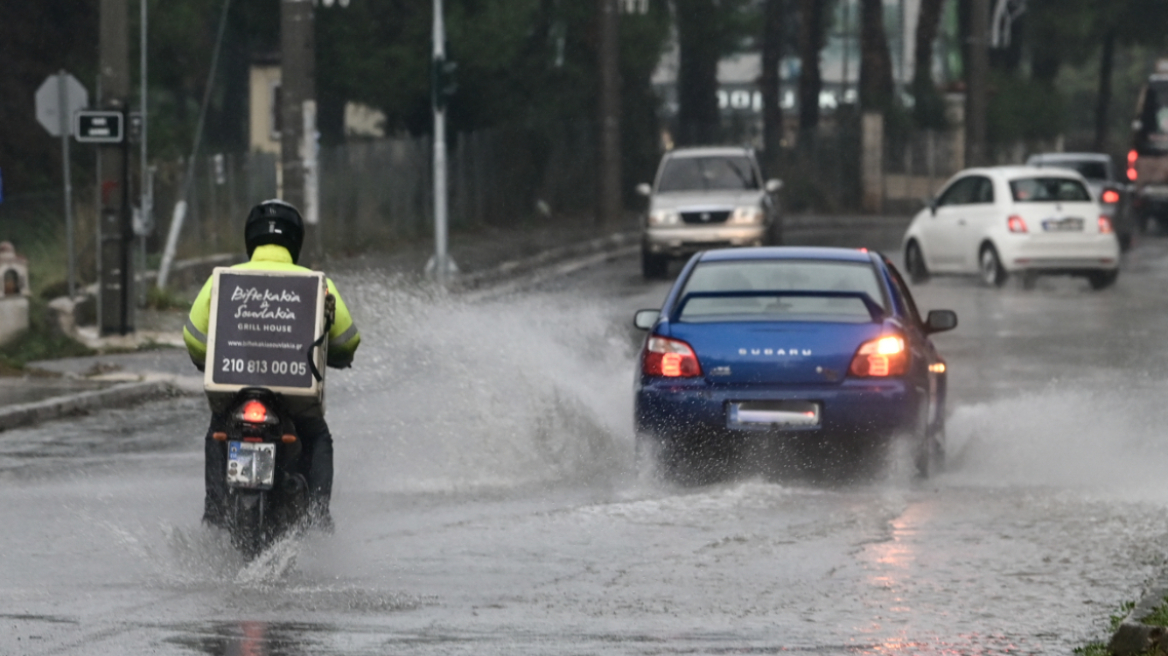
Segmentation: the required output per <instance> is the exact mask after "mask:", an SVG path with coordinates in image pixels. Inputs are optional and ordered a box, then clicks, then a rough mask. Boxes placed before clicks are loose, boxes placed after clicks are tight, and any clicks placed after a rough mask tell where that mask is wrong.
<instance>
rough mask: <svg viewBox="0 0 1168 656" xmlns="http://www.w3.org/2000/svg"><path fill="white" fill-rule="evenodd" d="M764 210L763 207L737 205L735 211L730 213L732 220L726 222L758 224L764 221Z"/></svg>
mask: <svg viewBox="0 0 1168 656" xmlns="http://www.w3.org/2000/svg"><path fill="white" fill-rule="evenodd" d="M762 220H763V212H762V208H761V207H757V206H750V207H736V208H734V213H733V214H731V215H730V220H729V221H727V222H726V223H733V224H737V225H756V224H759V223H762Z"/></svg>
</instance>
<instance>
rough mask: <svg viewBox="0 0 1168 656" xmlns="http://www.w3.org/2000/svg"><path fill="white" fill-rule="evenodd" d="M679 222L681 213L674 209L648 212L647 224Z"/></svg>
mask: <svg viewBox="0 0 1168 656" xmlns="http://www.w3.org/2000/svg"><path fill="white" fill-rule="evenodd" d="M679 223H681V214H679V213H678V212H677V211H675V210H653V211H652V212H649V225H651V226H662V225H677V224H679Z"/></svg>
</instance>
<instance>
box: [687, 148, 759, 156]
mask: <svg viewBox="0 0 1168 656" xmlns="http://www.w3.org/2000/svg"><path fill="white" fill-rule="evenodd" d="M751 154H753V151H752V150H751V149H750V148H746V147H743V146H701V147H694V148H675V149H673V150H671V151H669V152H668V153H665V156H666V157H709V156H717V155H732V156H749V155H751Z"/></svg>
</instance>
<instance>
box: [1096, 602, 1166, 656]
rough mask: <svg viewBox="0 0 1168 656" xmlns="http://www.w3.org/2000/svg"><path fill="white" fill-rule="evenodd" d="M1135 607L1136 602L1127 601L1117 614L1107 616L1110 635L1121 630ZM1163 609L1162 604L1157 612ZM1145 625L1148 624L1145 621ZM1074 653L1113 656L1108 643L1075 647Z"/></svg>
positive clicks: (1121, 605) (1120, 606)
mask: <svg viewBox="0 0 1168 656" xmlns="http://www.w3.org/2000/svg"><path fill="white" fill-rule="evenodd" d="M1165 601H1168V599H1166V600H1165ZM1135 607H1136V602H1134V601H1125V602H1123V603H1122V604H1120V605H1119V609H1118V610H1117V611H1116V612H1114V613H1112V614H1111V615H1108V616H1107V619H1108V627H1110V631H1109V633H1115V632H1116V631H1117V630H1118V629H1119V625H1120V624H1123V620H1124V618H1126V617H1127V616H1128V614H1129V613H1131V612H1132V609H1133V608H1135ZM1163 608H1164V605H1163V604H1161V606H1160V608H1159V609H1157V612H1159V611H1160V610H1161V609H1163ZM1166 612H1168V611H1166ZM1165 617H1166V619H1168V615H1166V616H1165ZM1144 623H1145V624H1147V623H1148V622H1147V621H1146V620H1145V621H1144ZM1161 626H1164V625H1161ZM1074 653H1075V654H1076V656H1111V650H1109V649H1108V648H1107V643H1106V642H1099V641H1094V642H1088V643H1087V644H1085V645H1083V646H1082V647H1075V651H1074Z"/></svg>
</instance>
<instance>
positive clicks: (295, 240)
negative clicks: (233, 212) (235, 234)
mask: <svg viewBox="0 0 1168 656" xmlns="http://www.w3.org/2000/svg"><path fill="white" fill-rule="evenodd" d="M243 241H244V244H246V245H247V256H248V257H249V258H250V257H251V254H252V253H253V252H254V251H255V249H256V246H262V245H264V244H278V245H280V246H283V247H284V248H287V249H288V252H289V253H291V254H292V261H293V262H297V261H299V260H300V247H301V246H302V245H303V244H304V219H302V218H300V212H297V211H296V208H295V207H293V206H292V205H289V204H288V203H285V202H284V201H282V200H265V201H264V202H262V203H260V204H259V205H256V206H255V207H253V208H251V212H248V214H247V225H246V226H245V227H244V229H243Z"/></svg>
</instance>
